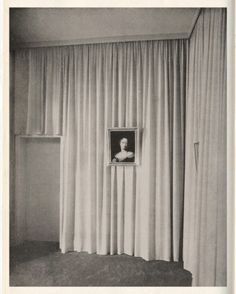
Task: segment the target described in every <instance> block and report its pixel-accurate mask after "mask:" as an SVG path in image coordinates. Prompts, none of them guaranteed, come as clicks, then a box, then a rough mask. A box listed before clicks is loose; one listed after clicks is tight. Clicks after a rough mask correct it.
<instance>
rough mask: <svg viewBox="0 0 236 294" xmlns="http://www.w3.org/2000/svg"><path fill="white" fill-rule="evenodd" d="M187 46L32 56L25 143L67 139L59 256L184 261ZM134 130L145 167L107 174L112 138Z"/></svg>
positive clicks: (49, 51)
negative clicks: (29, 137)
mask: <svg viewBox="0 0 236 294" xmlns="http://www.w3.org/2000/svg"><path fill="white" fill-rule="evenodd" d="M186 43H187V41H185V40H171V41H145V42H127V43H112V44H95V45H81V46H69V47H61V48H38V49H30V50H29V68H30V80H29V104H28V121H27V133H33V134H35V133H37V134H44V133H45V134H60V133H61V132H62V134H63V145H62V148H63V168H62V172H63V176H62V179H63V183H62V188H63V191H62V199H61V232H60V247H61V249H62V252H67V251H69V250H77V251H88V252H90V253H92V252H97V253H99V254H115V253H118V254H121V253H127V254H131V255H135V256H142V257H143V258H145V259H147V260H150V259H164V260H172V259H173V260H179V259H181V255H182V231H183V230H182V216H183V191H184V133H185V90H186V83H185V81H186V76H185V73H186V56H187V54H186V50H187V48H186V45H187V44H186ZM60 122H62V124H60ZM136 126H137V127H139V128H140V130H141V133H140V149H141V150H140V151H141V152H140V165H139V166H137V167H134V166H125V167H123V166H119V167H114V166H113V167H111V166H107V152H108V150H107V128H108V127H136Z"/></svg>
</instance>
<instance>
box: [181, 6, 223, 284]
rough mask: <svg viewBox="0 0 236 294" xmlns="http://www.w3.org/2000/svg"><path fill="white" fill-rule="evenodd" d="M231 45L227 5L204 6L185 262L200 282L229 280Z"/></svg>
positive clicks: (192, 99)
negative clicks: (228, 87) (228, 67)
mask: <svg viewBox="0 0 236 294" xmlns="http://www.w3.org/2000/svg"><path fill="white" fill-rule="evenodd" d="M225 48H226V11H225V10H224V9H204V10H202V12H201V15H200V17H199V19H198V22H197V24H196V27H195V29H194V31H193V34H192V37H191V39H190V47H189V50H190V51H189V54H190V55H189V69H188V74H189V79H188V87H187V88H188V92H187V97H188V99H187V118H186V127H187V130H186V160H185V162H186V166H185V209H184V212H185V214H184V264H185V268H186V269H188V270H190V271H191V272H192V273H193V284H194V285H199V286H225V285H226V58H225V54H226V52H225ZM195 143H198V144H199V160H198V162H196V157H195V154H194V144H195Z"/></svg>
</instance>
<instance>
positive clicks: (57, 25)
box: [9, 7, 230, 293]
mask: <svg viewBox="0 0 236 294" xmlns="http://www.w3.org/2000/svg"><path fill="white" fill-rule="evenodd" d="M228 15H229V10H228V9H227V8H226V7H215V8H211V7H166V8H165V7H160V8H159V7H149V8H147V7H146V8H145V7H140V8H139V7H133V8H128V7H123V8H119V7H96V8H95V7H43V8H40V7H22V8H21V7H12V8H10V9H9V29H10V33H9V44H10V48H9V81H10V82H9V83H10V90H9V116H10V117H9V123H10V130H9V157H10V160H9V170H10V173H9V259H10V260H9V267H10V268H9V286H10V288H11V287H19V288H20V287H42V288H43V287H63V289H65V290H66V287H84V286H86V287H105V286H109V287H140V289H141V287H152V289H154V288H153V287H157V288H156V289H157V291H158V289H159V288H158V287H189V288H191V287H203V286H207V287H227V286H228V285H229V284H228V283H227V277H228V278H229V274H230V273H229V271H227V258H229V250H228V251H227V242H229V239H228V238H230V235H229V234H228V236H227V215H229V210H228V211H227V201H229V196H228V195H227V173H228V170H227V148H226V147H227V118H229V117H227V111H226V110H227V85H228V80H227V79H228V78H229V77H228V75H227V38H226V37H227V28H228V20H229V17H228ZM228 61H229V59H228ZM228 245H229V243H228ZM80 289H82V288H78V291H80ZM122 289H123V288H122ZM150 289H151V288H150ZM163 293H164V292H163Z"/></svg>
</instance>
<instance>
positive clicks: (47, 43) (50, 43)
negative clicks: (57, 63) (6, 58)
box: [11, 33, 189, 50]
mask: <svg viewBox="0 0 236 294" xmlns="http://www.w3.org/2000/svg"><path fill="white" fill-rule="evenodd" d="M188 38H189V33H178V34H156V35H133V36H116V37H115V36H114V37H102V38H88V39H87V38H86V39H78V40H63V41H40V42H24V43H14V42H13V41H12V42H11V50H16V49H20V48H35V47H54V46H69V45H82V44H99V43H114V42H129V41H151V40H171V39H188Z"/></svg>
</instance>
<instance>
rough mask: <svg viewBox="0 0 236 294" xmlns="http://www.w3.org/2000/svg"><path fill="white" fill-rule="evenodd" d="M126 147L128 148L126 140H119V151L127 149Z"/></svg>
mask: <svg viewBox="0 0 236 294" xmlns="http://www.w3.org/2000/svg"><path fill="white" fill-rule="evenodd" d="M127 146H128V139H126V138H122V139H121V140H120V149H121V150H126V149H127Z"/></svg>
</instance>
